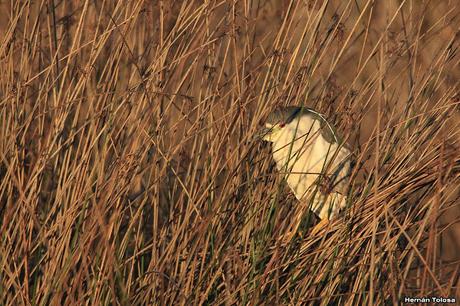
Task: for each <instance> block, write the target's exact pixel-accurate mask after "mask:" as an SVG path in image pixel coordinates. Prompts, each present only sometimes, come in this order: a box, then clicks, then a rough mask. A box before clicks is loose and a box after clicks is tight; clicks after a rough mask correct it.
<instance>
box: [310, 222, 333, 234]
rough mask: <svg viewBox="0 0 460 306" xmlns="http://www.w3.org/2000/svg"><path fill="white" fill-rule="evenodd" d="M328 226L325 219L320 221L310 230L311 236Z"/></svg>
mask: <svg viewBox="0 0 460 306" xmlns="http://www.w3.org/2000/svg"><path fill="white" fill-rule="evenodd" d="M328 224H329V220H328V219H327V218H324V219H322V220H321V221H320V222H319V223H318V224H316V225H315V227H313V229H312V230H311V235H312V236H314V235H316V234H317V233H318V232H319V231H320V230H321V229H322V228H324V227H326V226H327V225H328Z"/></svg>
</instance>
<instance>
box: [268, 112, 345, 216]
mask: <svg viewBox="0 0 460 306" xmlns="http://www.w3.org/2000/svg"><path fill="white" fill-rule="evenodd" d="M294 136H295V138H294ZM294 139H295V141H294V142H293V140H294ZM349 155H350V151H349V150H348V149H345V148H344V147H341V148H340V147H339V145H338V144H337V143H334V144H331V143H329V142H328V141H327V140H326V139H325V138H324V137H323V136H322V134H321V124H320V122H319V121H318V120H315V119H314V118H312V117H310V116H306V115H303V116H301V117H300V120H293V121H292V122H291V123H289V124H288V125H286V126H285V127H284V128H283V129H282V130H281V131H280V132H279V133H278V135H277V137H276V139H274V142H273V157H274V159H275V161H276V165H277V168H278V170H279V171H280V173H282V174H284V177H285V178H286V181H287V182H288V184H289V187H290V188H291V189H292V191H293V192H294V194H295V196H296V198H297V199H298V200H301V199H305V198H306V197H309V196H310V197H311V196H312V195H311V194H312V193H313V192H314V190H315V189H316V185H315V184H317V183H318V177H319V176H320V174H322V173H326V174H327V175H328V176H331V175H332V174H333V173H334V171H336V173H337V174H338V175H336V177H335V181H336V182H339V181H341V182H340V183H338V184H337V186H336V187H337V188H335V189H336V190H337V189H339V190H340V189H345V188H346V186H345V181H344V180H343V178H344V177H346V176H347V175H348V172H349V170H350V164H349V161H348V160H347V159H348V157H349ZM344 161H345V162H344ZM326 168H327V171H326ZM316 193H317V194H316V195H315V196H314V198H313V203H312V210H313V211H314V212H315V213H316V214H317V215H318V216H319V217H320V218H325V217H328V218H331V217H332V216H333V215H334V214H336V213H337V212H338V210H339V209H340V208H341V207H343V206H345V204H346V198H345V196H343V195H341V194H339V193H338V192H332V193H331V194H330V196H327V197H325V196H324V195H322V194H321V193H320V192H319V191H317V192H316ZM343 193H345V190H343ZM328 201H329V202H328ZM331 201H332V202H333V203H332V202H331ZM329 206H333V207H332V209H329ZM330 210H331V212H330Z"/></svg>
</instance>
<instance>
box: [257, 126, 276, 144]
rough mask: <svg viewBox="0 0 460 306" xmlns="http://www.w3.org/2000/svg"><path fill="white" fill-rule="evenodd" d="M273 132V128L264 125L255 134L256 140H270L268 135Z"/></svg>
mask: <svg viewBox="0 0 460 306" xmlns="http://www.w3.org/2000/svg"><path fill="white" fill-rule="evenodd" d="M271 132H272V129H271V128H268V127H263V128H260V129H259V130H258V131H257V132H256V133H255V134H254V140H265V141H267V140H268V136H269V135H270V133H271Z"/></svg>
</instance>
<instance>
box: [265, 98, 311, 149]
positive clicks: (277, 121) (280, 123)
mask: <svg viewBox="0 0 460 306" xmlns="http://www.w3.org/2000/svg"><path fill="white" fill-rule="evenodd" d="M301 110H302V108H301V107H295V106H288V107H283V108H279V109H276V110H275V111H273V112H271V113H270V114H269V115H268V117H267V119H266V121H265V127H263V128H261V129H260V130H259V131H258V133H257V137H258V138H261V139H262V140H264V141H267V142H276V141H277V140H278V139H279V138H280V137H281V136H282V134H283V131H285V130H286V126H287V125H289V124H290V123H291V122H292V121H293V120H294V119H295V118H297V117H298V116H300V114H301Z"/></svg>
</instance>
